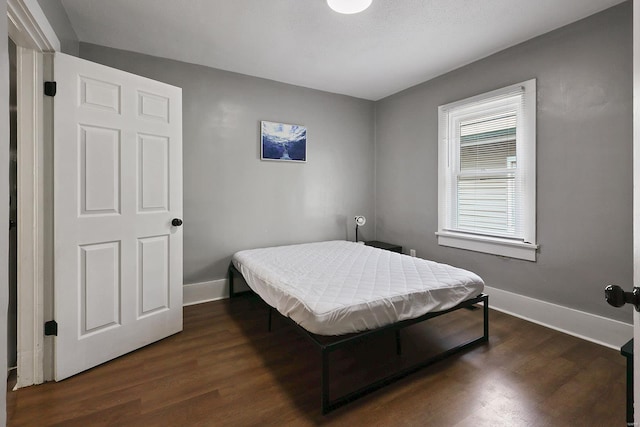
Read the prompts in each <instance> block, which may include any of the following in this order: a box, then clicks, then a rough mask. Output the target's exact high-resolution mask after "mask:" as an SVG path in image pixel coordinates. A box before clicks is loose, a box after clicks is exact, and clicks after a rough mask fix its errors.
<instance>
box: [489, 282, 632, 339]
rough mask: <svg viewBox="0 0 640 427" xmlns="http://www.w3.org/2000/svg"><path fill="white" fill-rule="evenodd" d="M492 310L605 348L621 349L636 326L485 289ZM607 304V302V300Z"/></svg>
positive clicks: (501, 291) (509, 293) (492, 289)
mask: <svg viewBox="0 0 640 427" xmlns="http://www.w3.org/2000/svg"><path fill="white" fill-rule="evenodd" d="M484 292H485V293H486V294H487V295H489V307H490V308H492V309H494V310H498V311H501V312H503V313H506V314H510V315H512V316H515V317H519V318H521V319H524V320H528V321H529V322H533V323H537V324H539V325H542V326H546V327H548V328H551V329H555V330H557V331H560V332H564V333H566V334H569V335H573V336H575V337H578V338H582V339H584V340H587V341H591V342H594V343H596V344H600V345H603V346H605V347H609V348H613V349H615V350H620V347H622V346H623V345H624V344H625V343H626V342H627V341H629V340H630V339H631V338H633V325H632V324H630V323H624V322H620V321H617V320H612V319H608V318H606V317H602V316H598V315H595V314H590V313H586V312H584V311H579V310H575V309H572V308H567V307H563V306H561V305H557V304H553V303H549V302H546V301H541V300H538V299H535V298H530V297H525V296H522V295H518V294H514V293H513V292H508V291H503V290H501V289H496V288H492V287H489V286H485V291H484ZM603 303H604V300H603Z"/></svg>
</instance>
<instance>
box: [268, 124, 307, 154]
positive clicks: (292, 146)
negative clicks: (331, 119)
mask: <svg viewBox="0 0 640 427" xmlns="http://www.w3.org/2000/svg"><path fill="white" fill-rule="evenodd" d="M261 128H262V132H261V133H262V138H261V140H262V144H261V147H262V159H263V160H284V161H296V162H306V161H307V128H306V127H304V126H299V125H288V124H284V123H274V122H266V121H263V122H262V126H261Z"/></svg>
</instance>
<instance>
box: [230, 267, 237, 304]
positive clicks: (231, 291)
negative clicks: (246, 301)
mask: <svg viewBox="0 0 640 427" xmlns="http://www.w3.org/2000/svg"><path fill="white" fill-rule="evenodd" d="M235 269H236V268H235V267H234V266H233V264H231V265H229V298H233V297H234V296H236V294H235V293H234V292H233V275H234V271H233V270H235ZM236 271H237V270H236Z"/></svg>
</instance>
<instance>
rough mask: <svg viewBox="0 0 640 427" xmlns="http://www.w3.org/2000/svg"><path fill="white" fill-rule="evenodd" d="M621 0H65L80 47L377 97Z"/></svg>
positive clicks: (372, 97) (427, 78) (365, 97)
mask: <svg viewBox="0 0 640 427" xmlns="http://www.w3.org/2000/svg"><path fill="white" fill-rule="evenodd" d="M621 2H622V0H562V1H558V0H482V1H480V0H373V4H372V5H371V7H370V8H369V9H367V10H366V11H364V12H362V13H360V14H356V15H341V14H338V13H336V12H333V11H332V10H331V9H329V7H328V6H327V4H326V1H325V0H182V1H177V0H109V1H105V0H62V4H63V5H64V7H65V9H66V11H67V14H68V15H69V19H70V21H71V23H72V25H73V27H74V29H75V31H76V34H77V35H78V38H79V39H80V41H81V42H87V43H93V44H98V45H103V46H108V47H113V48H118V49H124V50H129V51H134V52H140V53H145V54H149V55H154V56H160V57H165V58H171V59H176V60H179V61H184V62H189V63H194V64H200V65H205V66H209V67H214V68H219V69H223V70H228V71H234V72H238V73H242V74H248V75H251V76H256V77H263V78H266V79H271V80H276V81H280V82H285V83H290V84H294V85H299V86H305V87H309V88H314V89H320V90H324V91H328V92H334V93H340V94H345V95H350V96H355V97H358V98H364V99H370V100H378V99H380V98H384V97H386V96H388V95H391V94H393V93H396V92H398V91H400V90H403V89H406V88H408V87H411V86H413V85H416V84H418V83H421V82H424V81H426V80H429V79H431V78H434V77H436V76H438V75H441V74H444V73H446V72H448V71H451V70H453V69H456V68H458V67H460V66H462V65H465V64H468V63H470V62H473V61H475V60H477V59H480V58H483V57H486V56H488V55H490V54H492V53H495V52H498V51H500V50H502V49H505V48H507V47H509V46H513V45H515V44H518V43H520V42H522V41H525V40H528V39H530V38H532V37H535V36H537V35H540V34H544V33H546V32H548V31H550V30H553V29H555V28H558V27H561V26H563V25H566V24H568V23H571V22H574V21H576V20H579V19H581V18H584V17H587V16H589V15H592V14H594V13H596V12H599V11H601V10H604V9H606V8H608V7H611V6H613V5H615V4H618V3H621Z"/></svg>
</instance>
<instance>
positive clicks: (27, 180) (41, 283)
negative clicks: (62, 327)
mask: <svg viewBox="0 0 640 427" xmlns="http://www.w3.org/2000/svg"><path fill="white" fill-rule="evenodd" d="M7 18H8V33H9V37H10V38H11V39H12V40H13V41H14V43H15V44H16V45H17V46H18V56H17V62H18V64H17V66H18V70H17V86H18V144H17V145H18V277H17V281H18V284H17V287H18V303H17V312H18V331H17V332H18V334H17V335H18V346H17V350H18V359H17V360H18V362H17V364H18V366H17V368H18V375H17V384H16V388H20V387H25V386H28V385H33V384H40V383H43V382H44V381H45V380H48V379H50V378H51V377H52V371H53V370H52V368H48V369H47V366H51V367H52V362H53V361H52V360H51V357H45V355H49V354H52V352H51V348H50V347H51V342H50V340H49V343H47V342H46V340H45V336H44V330H43V329H44V327H43V325H44V318H45V313H46V312H47V308H46V305H45V301H47V300H46V299H45V291H46V286H45V285H46V284H45V281H46V280H47V279H46V278H47V277H49V278H51V277H52V276H53V275H52V274H51V273H52V271H51V264H50V262H48V261H47V260H46V256H47V248H48V247H50V246H49V245H50V244H51V242H50V241H48V240H49V239H50V237H49V236H48V235H47V227H46V222H45V221H48V220H50V219H47V218H46V212H47V211H49V210H50V209H51V199H50V195H48V194H47V188H46V186H45V180H44V178H45V177H44V174H45V173H46V171H47V168H49V170H50V168H51V167H50V166H47V165H46V163H45V151H46V146H45V144H44V141H45V138H46V136H47V131H48V129H47V127H48V126H47V125H48V123H49V122H50V120H47V119H46V118H45V116H44V113H43V111H44V100H43V94H42V82H43V81H44V58H43V54H44V53H47V52H56V51H60V41H59V39H58V38H57V36H56V34H55V32H54V30H53V28H52V27H51V24H50V23H49V21H48V20H47V18H46V17H45V15H44V12H43V11H42V9H41V8H40V6H39V4H38V2H37V0H7ZM47 154H48V153H47ZM43 171H44V172H43ZM45 209H46V210H47V211H45ZM49 253H50V251H49ZM49 280H51V279H49ZM47 285H49V286H51V285H52V283H49V284H47ZM47 303H50V301H47ZM47 344H49V345H47Z"/></svg>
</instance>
